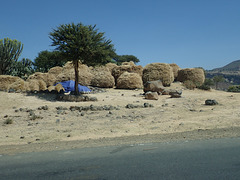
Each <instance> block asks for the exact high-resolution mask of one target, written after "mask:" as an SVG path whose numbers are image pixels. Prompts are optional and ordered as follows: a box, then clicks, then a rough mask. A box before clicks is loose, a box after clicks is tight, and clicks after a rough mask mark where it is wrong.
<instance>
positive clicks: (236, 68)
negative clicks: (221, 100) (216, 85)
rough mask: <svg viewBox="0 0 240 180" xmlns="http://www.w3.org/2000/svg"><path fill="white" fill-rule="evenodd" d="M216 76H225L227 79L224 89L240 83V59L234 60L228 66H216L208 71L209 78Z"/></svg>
mask: <svg viewBox="0 0 240 180" xmlns="http://www.w3.org/2000/svg"><path fill="white" fill-rule="evenodd" d="M214 76H223V77H224V78H225V80H226V82H225V86H224V88H223V89H227V88H228V87H229V86H231V85H239V84H240V60H236V61H233V62H231V63H229V64H227V65H226V66H223V67H220V68H215V69H212V70H208V71H206V77H207V78H210V79H211V78H213V77H214ZM226 83H227V85H226Z"/></svg>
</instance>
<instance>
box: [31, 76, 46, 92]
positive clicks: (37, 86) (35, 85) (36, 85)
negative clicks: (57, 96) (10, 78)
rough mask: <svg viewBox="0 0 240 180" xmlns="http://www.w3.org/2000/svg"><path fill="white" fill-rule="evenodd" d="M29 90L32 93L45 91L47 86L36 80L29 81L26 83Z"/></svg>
mask: <svg viewBox="0 0 240 180" xmlns="http://www.w3.org/2000/svg"><path fill="white" fill-rule="evenodd" d="M28 83H29V84H28V86H29V90H30V91H32V92H34V91H37V92H38V91H45V90H46V89H47V85H46V83H45V82H44V81H43V80H41V79H40V80H37V79H30V80H29V81H28Z"/></svg>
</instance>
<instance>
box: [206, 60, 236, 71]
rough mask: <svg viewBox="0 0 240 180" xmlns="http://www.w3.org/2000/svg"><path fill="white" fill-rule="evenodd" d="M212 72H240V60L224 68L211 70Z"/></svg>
mask: <svg viewBox="0 0 240 180" xmlns="http://www.w3.org/2000/svg"><path fill="white" fill-rule="evenodd" d="M209 71H210V72H236V71H240V60H235V61H233V62H231V63H229V64H227V65H225V66H223V67H220V68H215V69H212V70H209Z"/></svg>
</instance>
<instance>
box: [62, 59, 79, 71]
mask: <svg viewBox="0 0 240 180" xmlns="http://www.w3.org/2000/svg"><path fill="white" fill-rule="evenodd" d="M79 62H80V61H79ZM69 69H74V68H73V63H72V61H68V62H66V64H65V65H64V66H63V71H68V70H69Z"/></svg>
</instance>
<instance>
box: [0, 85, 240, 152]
mask: <svg viewBox="0 0 240 180" xmlns="http://www.w3.org/2000/svg"><path fill="white" fill-rule="evenodd" d="M170 88H174V89H182V88H183V87H182V86H181V84H179V83H174V84H173V85H172V86H171V87H170ZM142 93H143V91H142V90H119V89H106V92H104V93H97V94H89V96H93V97H97V99H98V101H97V102H59V101H54V100H53V99H54V97H53V95H48V96H43V95H27V94H21V93H6V92H0V137H1V139H0V154H12V153H19V152H33V151H48V150H58V149H70V148H79V147H90V146H106V145H118V144H136V143H146V142H159V141H172V140H184V139H187V140H189V139H201V138H219V137H236V136H239V135H240V131H239V130H240V111H239V110H240V94H237V93H228V92H222V91H215V90H211V91H202V90H197V89H196V90H186V89H184V90H183V94H182V98H170V96H168V95H164V96H159V100H157V101H155V100H146V99H145V98H144V97H143V96H142V95H141V94H142ZM206 99H215V100H217V101H218V102H219V104H218V105H216V106H206V105H205V100H206ZM144 103H150V104H152V105H153V106H154V107H148V108H134V109H128V108H126V107H125V106H126V105H127V104H134V105H143V104H144ZM45 105H47V106H48V110H39V108H40V107H42V106H45ZM90 105H94V106H104V105H112V106H114V107H116V108H117V109H115V110H107V111H84V112H83V111H82V112H79V111H71V110H70V109H69V108H70V107H71V106H84V107H85V106H90ZM59 106H62V107H63V109H62V110H57V109H56V107H59ZM20 108H22V109H23V110H22V111H21V109H20ZM30 109H31V110H32V112H33V113H34V114H35V115H36V117H37V118H31V116H30V113H31V110H30ZM64 109H65V110H64ZM29 110H30V112H26V111H29ZM8 119H11V120H12V124H6V120H8Z"/></svg>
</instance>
